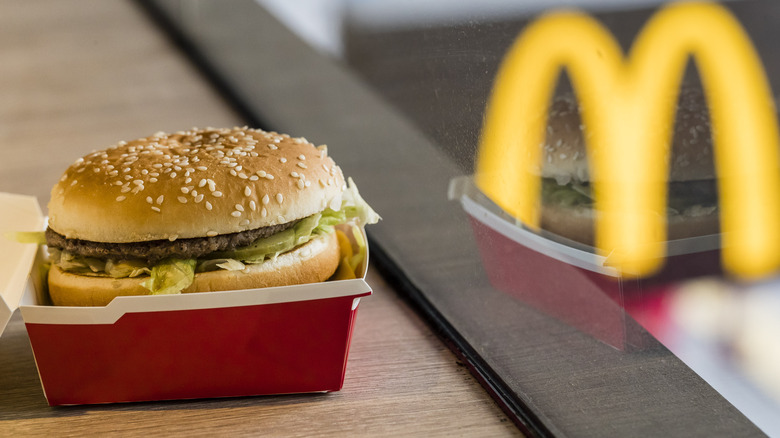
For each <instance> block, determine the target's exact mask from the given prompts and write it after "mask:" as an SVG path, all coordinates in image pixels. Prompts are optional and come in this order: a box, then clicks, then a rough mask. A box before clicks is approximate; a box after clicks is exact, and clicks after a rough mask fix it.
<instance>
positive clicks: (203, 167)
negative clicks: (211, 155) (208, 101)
mask: <svg viewBox="0 0 780 438" xmlns="http://www.w3.org/2000/svg"><path fill="white" fill-rule="evenodd" d="M196 169H198V170H208V167H206V166H198V167H196Z"/></svg>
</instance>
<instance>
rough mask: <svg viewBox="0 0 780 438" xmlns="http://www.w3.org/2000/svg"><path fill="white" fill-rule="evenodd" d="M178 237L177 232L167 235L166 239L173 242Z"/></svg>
mask: <svg viewBox="0 0 780 438" xmlns="http://www.w3.org/2000/svg"><path fill="white" fill-rule="evenodd" d="M178 238H179V235H178V234H174V235H171V236H169V237H168V240H170V241H171V242H173V241H174V240H176V239H178Z"/></svg>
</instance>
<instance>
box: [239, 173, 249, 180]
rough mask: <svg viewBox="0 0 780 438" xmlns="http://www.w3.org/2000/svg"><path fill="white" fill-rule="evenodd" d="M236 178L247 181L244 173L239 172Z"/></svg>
mask: <svg viewBox="0 0 780 438" xmlns="http://www.w3.org/2000/svg"><path fill="white" fill-rule="evenodd" d="M238 177H239V178H241V179H247V178H249V177H248V176H246V174H245V173H244V172H240V173H239V174H238Z"/></svg>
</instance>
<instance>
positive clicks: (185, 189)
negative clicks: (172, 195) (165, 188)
mask: <svg viewBox="0 0 780 438" xmlns="http://www.w3.org/2000/svg"><path fill="white" fill-rule="evenodd" d="M181 192H182V193H184V194H185V195H186V194H187V193H189V192H190V188H189V187H182V188H181Z"/></svg>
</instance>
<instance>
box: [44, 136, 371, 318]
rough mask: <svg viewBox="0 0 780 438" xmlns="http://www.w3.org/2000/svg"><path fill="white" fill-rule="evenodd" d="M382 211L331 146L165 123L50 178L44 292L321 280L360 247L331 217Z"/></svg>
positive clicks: (85, 300)
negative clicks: (346, 173) (167, 128)
mask: <svg viewBox="0 0 780 438" xmlns="http://www.w3.org/2000/svg"><path fill="white" fill-rule="evenodd" d="M378 219H379V216H378V215H377V214H376V213H375V212H374V211H373V210H372V209H371V207H369V206H368V205H367V204H366V203H365V202H364V201H363V200H362V198H361V197H360V195H359V194H358V191H357V188H356V187H355V185H354V183H353V182H352V181H351V179H350V180H348V181H345V180H344V177H343V175H342V172H341V169H340V168H339V167H338V166H337V165H336V164H335V163H334V162H333V160H332V159H331V158H330V157H329V156H328V154H327V148H326V147H325V146H319V147H315V146H314V145H313V144H311V143H310V142H308V141H307V140H305V139H304V138H292V137H290V136H289V135H286V134H278V133H276V132H265V131H261V130H255V129H247V128H233V129H212V128H208V129H202V130H201V129H193V130H190V131H186V132H177V133H175V134H164V133H158V134H155V135H153V136H151V137H147V138H142V139H139V140H134V141H130V142H120V143H119V144H117V145H115V146H113V147H110V148H108V149H106V150H101V151H96V152H93V153H91V154H89V155H87V156H85V157H83V158H80V159H78V160H77V161H76V162H75V163H73V165H71V166H70V167H69V168H68V169H67V170H66V171H65V173H64V174H63V175H62V178H61V179H60V180H59V182H58V183H57V184H56V185H55V186H54V188H53V189H52V192H51V202H50V203H49V227H48V229H47V230H46V233H45V238H46V243H47V245H48V247H49V251H50V256H51V269H50V271H49V276H48V279H49V282H48V283H49V294H50V296H51V299H52V302H53V303H54V304H56V305H72V306H84V305H86V306H96V305H98V306H99V305H105V304H107V303H108V302H110V301H111V300H112V299H113V298H114V297H117V296H121V295H142V294H171V293H181V292H207V291H220V290H235V289H247V288H258V287H268V286H280V285H290V284H300V283H311V282H320V281H325V280H327V279H329V278H331V277H332V276H333V275H334V273H336V272H337V271H340V272H341V273H342V274H343V272H342V271H344V270H346V271H349V270H350V269H353V268H354V266H355V264H356V263H355V257H361V256H364V255H365V254H360V251H359V250H358V251H357V253H358V254H357V255H356V256H353V257H351V259H350V257H349V254H350V249H347V250H346V251H345V250H344V248H341V249H340V246H342V247H343V246H344V245H349V241H348V239H347V238H346V237H345V236H344V235H343V234H340V232H338V233H337V232H336V230H335V227H336V226H337V225H340V224H351V225H352V226H353V227H360V226H363V225H365V224H370V223H375V222H376V221H377V220H378ZM342 228H343V229H346V230H347V231H349V229H350V227H349V226H347V227H342ZM356 239H357V240H358V242H362V240H361V236H360V233H356ZM340 242H341V244H340ZM361 248H365V246H364V245H363V246H361ZM345 254H347V255H348V256H346V257H345Z"/></svg>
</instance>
